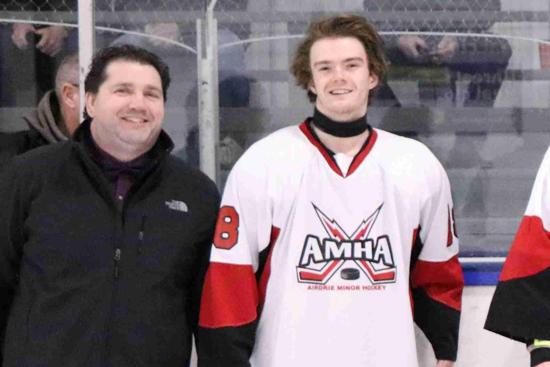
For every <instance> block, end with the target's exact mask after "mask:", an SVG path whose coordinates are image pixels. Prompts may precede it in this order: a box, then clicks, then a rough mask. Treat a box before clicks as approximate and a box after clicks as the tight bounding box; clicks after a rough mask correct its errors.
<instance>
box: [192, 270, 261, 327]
mask: <svg viewBox="0 0 550 367" xmlns="http://www.w3.org/2000/svg"><path fill="white" fill-rule="evenodd" d="M257 309H258V290H257V286H256V277H255V276H254V270H253V269H252V266H251V265H235V264H223V263H216V262H212V263H210V266H209V268H208V272H207V273H206V279H205V281H204V287H203V292H202V299H201V311H200V318H199V325H200V326H201V327H207V328H220V327H228V326H233V327H235V326H241V325H245V324H248V323H250V322H252V321H254V320H256V318H257Z"/></svg>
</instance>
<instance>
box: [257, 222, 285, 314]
mask: <svg viewBox="0 0 550 367" xmlns="http://www.w3.org/2000/svg"><path fill="white" fill-rule="evenodd" d="M280 231H281V230H280V228H277V227H271V239H270V241H269V247H270V249H269V255H267V260H266V264H265V267H264V271H263V272H262V275H261V278H260V284H259V291H260V304H263V303H264V302H265V292H266V289H267V282H268V281H269V276H270V275H271V255H272V254H273V250H274V248H275V242H277V238H278V237H279V233H280Z"/></svg>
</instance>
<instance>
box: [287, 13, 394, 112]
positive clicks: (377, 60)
mask: <svg viewBox="0 0 550 367" xmlns="http://www.w3.org/2000/svg"><path fill="white" fill-rule="evenodd" d="M337 37H353V38H356V39H358V40H359V41H360V42H361V44H362V45H363V47H364V48H365V52H366V53H367V58H368V62H369V70H370V73H371V74H374V75H376V76H378V78H379V79H380V80H382V79H383V78H384V76H385V74H386V68H387V62H386V57H385V56H384V48H383V45H384V43H383V41H382V38H380V36H379V35H378V33H377V32H376V30H375V29H374V27H373V26H372V25H371V24H370V23H369V22H368V21H367V20H366V19H365V18H364V17H361V16H358V15H337V16H331V17H328V18H323V19H320V20H317V21H314V22H313V23H311V24H310V26H309V28H308V31H307V33H306V37H305V39H304V40H303V41H302V42H301V43H300V45H299V46H298V49H297V51H296V54H295V55H294V60H293V62H292V67H291V71H292V74H293V75H294V78H295V79H296V84H297V85H298V86H300V87H302V88H304V89H305V90H306V91H307V92H308V97H309V100H310V101H311V102H314V101H315V99H316V97H317V96H316V95H315V94H314V93H313V92H311V91H310V90H309V85H310V83H311V80H312V78H313V76H312V72H311V68H310V65H309V63H310V59H309V56H310V51H311V46H313V44H314V43H315V42H316V41H319V40H320V39H324V38H337Z"/></svg>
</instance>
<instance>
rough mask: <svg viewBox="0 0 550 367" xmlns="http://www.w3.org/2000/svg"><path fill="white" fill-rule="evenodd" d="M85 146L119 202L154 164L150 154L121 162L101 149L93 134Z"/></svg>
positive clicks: (89, 136) (86, 140)
mask: <svg viewBox="0 0 550 367" xmlns="http://www.w3.org/2000/svg"><path fill="white" fill-rule="evenodd" d="M85 144H86V147H87V148H88V151H89V153H90V155H91V157H92V159H93V160H94V161H95V162H96V163H97V165H98V166H99V168H101V170H102V171H103V173H104V174H105V177H106V178H107V180H109V182H110V183H111V184H112V185H113V190H114V195H115V198H116V199H118V200H124V198H125V197H126V195H127V194H128V191H129V190H130V188H131V187H132V185H133V184H134V183H135V182H136V180H137V179H138V178H139V177H140V176H141V175H143V174H145V172H146V171H147V170H148V169H149V168H150V167H151V165H152V164H153V162H154V159H153V158H152V157H151V154H149V152H147V153H145V154H143V155H141V156H139V157H137V158H135V159H133V160H131V161H129V162H121V161H119V160H118V159H116V158H115V157H113V156H112V155H110V154H109V153H107V152H106V151H104V150H103V149H101V148H100V147H99V146H98V145H97V144H96V142H95V141H94V139H93V137H92V134H89V135H88V136H87V139H85Z"/></svg>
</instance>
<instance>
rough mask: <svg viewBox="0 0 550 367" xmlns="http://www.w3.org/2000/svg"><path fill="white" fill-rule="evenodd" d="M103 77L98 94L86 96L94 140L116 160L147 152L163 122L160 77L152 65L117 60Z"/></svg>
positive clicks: (106, 70) (108, 66)
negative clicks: (135, 153)
mask: <svg viewBox="0 0 550 367" xmlns="http://www.w3.org/2000/svg"><path fill="white" fill-rule="evenodd" d="M105 75H106V78H105V80H104V82H103V83H102V84H101V85H100V87H99V90H98V92H97V94H91V93H87V94H86V111H87V112H88V114H89V115H90V117H92V119H93V121H92V135H93V137H94V140H96V143H97V144H98V145H99V146H100V147H101V148H102V149H103V150H105V151H106V152H107V153H109V154H111V155H113V156H115V157H117V158H120V157H121V156H125V155H126V154H128V155H130V156H131V155H132V154H133V153H134V152H138V153H144V152H146V151H148V150H149V149H150V148H151V147H152V146H153V145H154V144H155V142H156V140H157V138H158V135H159V133H160V130H161V126H162V121H163V119H164V98H163V95H162V82H161V79H160V75H159V73H158V72H157V70H156V69H155V68H154V67H153V66H151V65H144V64H140V63H137V62H135V61H128V60H116V61H113V62H111V63H110V64H109V65H107V67H106V69H105Z"/></svg>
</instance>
